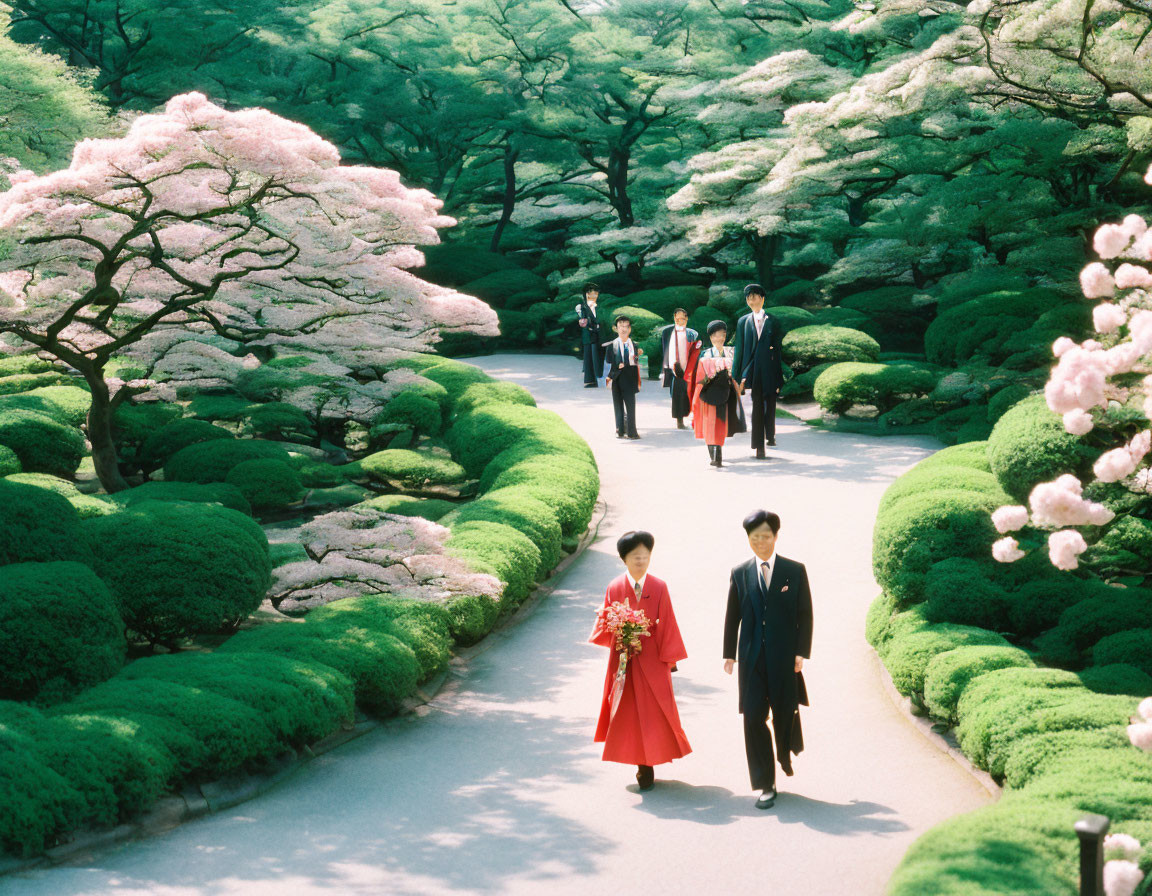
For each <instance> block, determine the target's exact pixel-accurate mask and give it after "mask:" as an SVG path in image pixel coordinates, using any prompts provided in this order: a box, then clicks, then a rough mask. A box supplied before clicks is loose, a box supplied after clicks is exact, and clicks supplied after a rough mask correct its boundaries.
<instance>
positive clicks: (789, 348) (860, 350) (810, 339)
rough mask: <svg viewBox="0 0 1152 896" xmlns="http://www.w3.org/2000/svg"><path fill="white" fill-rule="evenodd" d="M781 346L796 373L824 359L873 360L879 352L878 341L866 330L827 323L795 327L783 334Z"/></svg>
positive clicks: (820, 362)
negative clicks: (833, 325)
mask: <svg viewBox="0 0 1152 896" xmlns="http://www.w3.org/2000/svg"><path fill="white" fill-rule="evenodd" d="M781 348H782V350H783V353H784V360H785V361H787V362H788V364H789V365H791V367H792V368H793V369H794V370H795V371H796V372H797V373H803V372H804V371H806V370H810V369H811V368H813V367H815V366H816V365H817V364H824V363H828V362H837V361H875V360H876V357H877V356H878V355H879V354H880V344H879V343H878V342H877V341H876V340H875V339H873V338H872V337H871V336H869V335H868V334H867V333H862V332H861V331H860V330H853V329H850V328H849V327H832V326H828V325H827V324H815V325H813V326H809V327H798V328H797V329H795V330H793V331H792V332H790V333H788V334H787V335H786V336H785V337H784V340H783V342H782V343H781Z"/></svg>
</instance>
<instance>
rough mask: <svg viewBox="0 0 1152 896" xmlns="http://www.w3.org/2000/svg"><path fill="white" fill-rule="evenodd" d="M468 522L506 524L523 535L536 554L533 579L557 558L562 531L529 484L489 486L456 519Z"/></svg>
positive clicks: (548, 507) (553, 563)
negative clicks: (530, 541) (530, 542)
mask: <svg viewBox="0 0 1152 896" xmlns="http://www.w3.org/2000/svg"><path fill="white" fill-rule="evenodd" d="M472 521H484V522H492V523H506V524H507V525H509V526H511V527H512V528H514V529H517V530H519V531H520V532H523V533H524V534H525V535H527V536H528V537H529V538H530V539H531V540H532V543H533V544H534V545H536V548H537V550H538V551H539V554H540V563H539V565H538V566H537V568H536V570H535V574H536V578H539V579H543V578H544V577H545V576H547V575H548V573H549V572H550V571H551V570H552V569H553V567H555V566H556V563H557V562H558V561H559V560H560V540H561V538H562V533H561V531H560V522H559V520H557V518H556V512H555V509H554V508H553V507H552V506H550V505H549V504H548V503H546V502H545V501H543V500H541V499H540V498H538V497H536V494H535V491H534V490H533V489H532V487H531V485H521V486H509V487H507V488H498V489H493V490H492V491H490V492H487V493H485V494H484V495H483V496H482V497H480V498H477V499H476V500H475V501H471V502H469V503H468V504H466V505H465V506H464V507H463V508H462V509H461V511H460V513H459V515H458V516H457V517H456V522H457V523H458V524H462V523H468V522H472Z"/></svg>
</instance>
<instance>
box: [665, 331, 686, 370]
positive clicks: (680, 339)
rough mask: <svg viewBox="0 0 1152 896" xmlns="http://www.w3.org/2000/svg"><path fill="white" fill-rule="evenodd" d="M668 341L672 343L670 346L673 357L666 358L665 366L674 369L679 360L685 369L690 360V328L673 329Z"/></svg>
mask: <svg viewBox="0 0 1152 896" xmlns="http://www.w3.org/2000/svg"><path fill="white" fill-rule="evenodd" d="M668 341H669V342H670V343H671V344H670V345H669V346H668V347H669V348H670V349H671V350H672V352H671V354H672V357H671V358H666V359H665V361H664V366H665V367H667V368H668V369H669V370H672V369H673V368H674V367H675V365H676V362H679V363H680V368H681V370H683V369H684V367H685V365H686V364H687V361H688V328H687V327H676V329H675V330H673V331H672V338H671V339H670V340H668Z"/></svg>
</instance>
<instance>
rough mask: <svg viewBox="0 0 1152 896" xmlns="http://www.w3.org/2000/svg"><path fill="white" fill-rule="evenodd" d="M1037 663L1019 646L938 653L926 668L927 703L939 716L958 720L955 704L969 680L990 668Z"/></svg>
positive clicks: (982, 647)
mask: <svg viewBox="0 0 1152 896" xmlns="http://www.w3.org/2000/svg"><path fill="white" fill-rule="evenodd" d="M1035 665H1036V664H1035V662H1034V661H1033V660H1032V657H1030V656H1029V655H1028V653H1027V651H1024V650H1021V649H1020V648H1019V647H1003V646H988V645H977V646H971V647H957V648H956V649H955V650H946V651H944V652H943V653H938V654H936V655H935V656H934V657H933V658H932V659H931V660H929V662H928V665H927V667H925V670H924V703H925V705H926V706H927V707H928V709H929V711H930V712H931V713H932V715H933V716H934V717H936V718H937V719H942V720H943V721H945V722H948V723H955V721H956V704H957V703H958V702H959V700H960V695H961V694H962V693H963V692H964V689H965V688H966V687H968V685H969V684H971V683H972V681H973V680H974V679H976V678H978V677H979V676H981V675H984V674H985V673H987V672H993V671H995V670H996V669H1007V668H1010V667H1016V666H1018V667H1022V668H1032V667H1034V666H1035Z"/></svg>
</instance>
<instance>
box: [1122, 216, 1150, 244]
mask: <svg viewBox="0 0 1152 896" xmlns="http://www.w3.org/2000/svg"><path fill="white" fill-rule="evenodd" d="M1120 228H1121V229H1122V230H1123V231H1124V232H1125V233H1127V234H1128V235H1129V236H1130V237H1133V238H1135V237H1141V236H1143V235H1144V234H1145V233H1147V232H1148V222H1147V221H1145V220H1144V219H1143V218H1141V217H1140V216H1139V215H1137V214H1135V213H1133V214H1130V215H1125V216H1124V220H1123V221H1121V222H1120Z"/></svg>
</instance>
